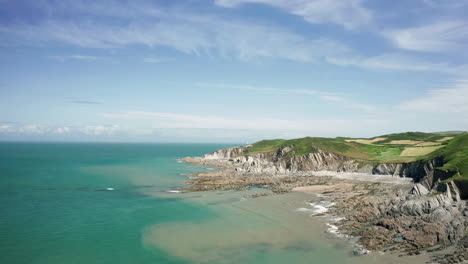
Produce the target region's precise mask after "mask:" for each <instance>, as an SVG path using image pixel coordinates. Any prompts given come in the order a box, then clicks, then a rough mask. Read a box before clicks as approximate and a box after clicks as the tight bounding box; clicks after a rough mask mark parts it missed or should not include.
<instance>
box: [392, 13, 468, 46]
mask: <svg viewBox="0 0 468 264" xmlns="http://www.w3.org/2000/svg"><path fill="white" fill-rule="evenodd" d="M384 36H385V37H387V38H388V39H390V40H391V41H392V43H393V44H394V45H395V46H397V47H398V48H401V49H406V50H414V51H424V52H441V51H451V50H460V49H461V50H463V49H464V48H465V46H466V45H465V43H466V42H467V41H468V21H464V20H456V21H441V22H436V23H431V24H428V25H424V26H419V27H411V28H405V29H398V30H389V31H386V32H384Z"/></svg>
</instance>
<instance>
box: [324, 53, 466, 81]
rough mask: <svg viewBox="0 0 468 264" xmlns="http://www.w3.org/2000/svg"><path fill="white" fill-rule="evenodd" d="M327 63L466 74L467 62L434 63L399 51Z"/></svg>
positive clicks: (334, 58) (335, 59) (378, 68)
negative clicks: (455, 63) (452, 63)
mask: <svg viewBox="0 0 468 264" xmlns="http://www.w3.org/2000/svg"><path fill="white" fill-rule="evenodd" d="M326 60H327V61H328V62H329V63H332V64H335V65H340V66H354V67H360V68H366V69H372V70H390V71H413V72H438V73H444V74H450V75H457V76H466V75H467V72H468V64H462V65H450V64H449V63H446V62H439V63H435V62H432V61H428V60H423V59H419V58H417V57H414V56H408V55H403V54H401V53H387V54H382V55H378V56H374V57H367V58H366V57H346V56H343V57H328V58H327V59H326Z"/></svg>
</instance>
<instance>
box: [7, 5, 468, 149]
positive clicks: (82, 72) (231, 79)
mask: <svg viewBox="0 0 468 264" xmlns="http://www.w3.org/2000/svg"><path fill="white" fill-rule="evenodd" d="M466 14H468V1H466V0H414V1H406V0H399V1H387V0H372V1H371V0H368V1H364V0H288V1H287V0H205V1H198V0H187V1H182V0H181V1H144V0H142V1H139V0H133V1H123V0H120V1H119V0H102V1H84V0H61V1H58V0H55V1H53V0H37V1H29V0H0V37H1V40H2V41H1V44H0V45H1V49H0V61H1V63H0V67H1V70H0V140H32V141H129V142H239V143H245V142H252V141H256V140H259V139H263V138H294V137H303V136H331V137H333V136H350V137H370V136H376V135H380V134H385V133H392V132H401V131H426V132H429V131H445V130H468V103H467V102H468V62H467V61H468V52H467V48H468V17H467V16H466Z"/></svg>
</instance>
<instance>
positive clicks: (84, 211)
mask: <svg viewBox="0 0 468 264" xmlns="http://www.w3.org/2000/svg"><path fill="white" fill-rule="evenodd" d="M228 146H229V145H222V144H110V143H108V144H107V143H100V144H97V143H0V263H5V264H9V263H15V264H16V263H28V264H31V263H43V264H59V263H60V264H64V263H80V264H81V263H87V264H94V263H109V264H110V263H112V264H116V263H142V264H143V263H156V264H159V263H167V264H178V263H255V264H257V263H258V264H263V263H273V264H276V263H278V264H279V263H297V264H301V263H406V261H407V263H411V262H413V263H414V259H411V258H408V259H401V258H397V257H396V256H393V255H389V254H385V255H383V254H379V253H376V254H371V255H367V256H354V255H353V254H352V249H353V241H352V240H349V239H345V238H339V237H337V236H336V235H335V234H333V232H327V230H328V231H333V230H330V226H329V224H330V223H331V222H332V221H333V219H327V218H326V217H313V216H311V212H312V211H313V210H312V209H313V208H312V207H311V205H310V204H309V202H311V201H312V202H313V201H316V202H317V203H319V198H318V197H315V196H313V195H310V194H304V193H289V194H285V195H271V196H266V197H260V198H252V197H251V196H252V194H255V193H264V192H268V190H261V189H256V188H253V189H251V190H247V191H211V192H195V193H179V192H176V191H175V190H177V189H178V188H181V187H183V186H185V183H184V181H185V180H187V179H188V178H189V175H190V174H191V173H194V172H200V171H206V170H209V169H212V168H208V167H203V166H195V165H192V164H186V163H181V162H180V161H178V159H180V158H183V157H186V156H200V155H203V154H205V153H209V152H212V151H214V150H216V149H219V148H223V147H228Z"/></svg>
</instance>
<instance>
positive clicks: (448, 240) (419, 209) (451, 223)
mask: <svg viewBox="0 0 468 264" xmlns="http://www.w3.org/2000/svg"><path fill="white" fill-rule="evenodd" d="M427 191H428V190H427V189H426V188H425V187H424V186H423V185H421V184H417V185H415V186H414V187H413V189H412V190H411V191H410V192H409V193H405V192H402V191H399V190H390V191H384V190H379V195H378V196H376V195H367V196H356V197H353V198H351V199H348V200H345V201H342V202H340V203H338V204H337V205H336V210H337V211H336V212H335V213H339V214H344V215H346V220H345V221H343V223H342V225H341V227H340V229H341V230H342V232H345V233H348V234H350V235H353V236H359V237H360V243H361V244H362V245H363V246H364V247H365V248H367V249H370V250H380V251H387V250H397V249H404V250H406V251H407V252H409V253H411V252H413V253H417V252H419V251H420V250H424V249H428V248H431V247H434V246H439V247H442V248H443V247H445V246H447V245H452V244H455V243H457V241H460V239H462V238H463V237H464V235H465V230H466V227H467V224H468V222H467V221H466V217H465V216H466V205H465V203H464V202H454V201H453V198H452V196H451V195H450V194H449V193H436V194H434V195H427V194H425V193H426V192H427Z"/></svg>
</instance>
